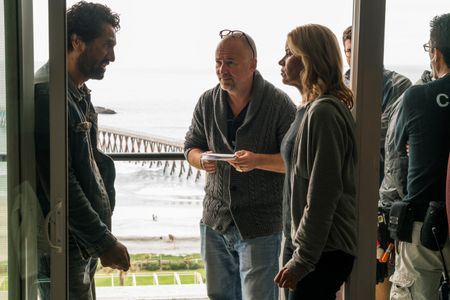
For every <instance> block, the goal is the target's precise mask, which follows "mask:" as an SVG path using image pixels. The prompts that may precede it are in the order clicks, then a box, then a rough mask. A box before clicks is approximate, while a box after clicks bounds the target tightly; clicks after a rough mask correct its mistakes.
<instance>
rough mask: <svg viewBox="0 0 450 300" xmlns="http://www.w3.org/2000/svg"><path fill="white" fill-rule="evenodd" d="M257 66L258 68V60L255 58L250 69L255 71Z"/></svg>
mask: <svg viewBox="0 0 450 300" xmlns="http://www.w3.org/2000/svg"><path fill="white" fill-rule="evenodd" d="M257 66H258V60H257V59H256V58H254V57H253V58H252V59H251V62H250V68H252V70H253V71H255V70H256V67H257Z"/></svg>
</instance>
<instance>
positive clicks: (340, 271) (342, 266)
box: [289, 251, 355, 300]
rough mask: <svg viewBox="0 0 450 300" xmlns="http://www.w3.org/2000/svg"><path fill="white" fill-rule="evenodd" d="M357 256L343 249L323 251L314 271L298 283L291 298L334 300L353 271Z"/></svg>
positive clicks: (291, 299) (292, 299) (290, 299)
mask: <svg viewBox="0 0 450 300" xmlns="http://www.w3.org/2000/svg"><path fill="white" fill-rule="evenodd" d="M354 260H355V257H354V256H352V255H350V254H347V253H345V252H342V251H330V252H324V253H322V256H321V257H320V259H319V262H318V263H317V265H316V268H315V270H314V271H312V272H311V273H309V274H308V275H306V276H305V277H304V278H303V279H302V280H300V281H299V282H298V283H297V287H296V289H295V291H293V292H291V293H289V294H290V295H289V300H294V299H301V300H334V299H336V293H337V291H339V289H340V287H341V285H342V284H343V283H344V282H345V280H346V279H347V277H348V276H349V275H350V273H351V272H352V268H353V261H354Z"/></svg>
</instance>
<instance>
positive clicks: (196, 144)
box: [184, 94, 208, 158]
mask: <svg viewBox="0 0 450 300" xmlns="http://www.w3.org/2000/svg"><path fill="white" fill-rule="evenodd" d="M204 111H205V94H203V95H202V96H201V97H200V99H199V101H198V102H197V105H196V106H195V109H194V114H193V116H192V121H191V126H190V127H189V129H188V131H187V133H186V136H185V140H184V154H185V156H186V158H187V155H188V153H189V151H190V150H191V149H192V148H199V149H202V150H203V151H207V150H208V142H207V138H206V131H205V122H204Z"/></svg>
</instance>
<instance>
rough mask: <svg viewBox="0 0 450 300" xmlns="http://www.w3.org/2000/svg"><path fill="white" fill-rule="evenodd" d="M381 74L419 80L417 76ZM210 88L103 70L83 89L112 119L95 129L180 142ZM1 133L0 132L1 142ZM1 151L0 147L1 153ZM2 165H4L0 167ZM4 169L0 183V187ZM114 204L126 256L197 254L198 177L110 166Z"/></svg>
mask: <svg viewBox="0 0 450 300" xmlns="http://www.w3.org/2000/svg"><path fill="white" fill-rule="evenodd" d="M386 68H388V69H391V70H395V71H397V72H399V73H401V74H404V75H405V76H407V77H409V78H410V79H411V80H412V81H413V82H415V81H416V80H417V79H419V77H420V74H421V73H422V70H423V68H421V67H418V66H398V67H389V66H386ZM261 73H262V75H263V76H264V77H265V78H266V79H267V80H269V81H271V82H272V83H273V84H275V85H276V86H278V87H279V88H281V89H283V90H285V91H286V92H287V93H288V95H289V96H291V98H292V99H293V101H294V102H295V103H296V104H298V99H299V94H298V91H297V90H295V89H294V88H292V87H288V86H285V85H283V84H282V83H281V76H280V70H279V68H277V69H273V70H261ZM216 84H217V79H216V76H215V74H214V66H212V67H211V69H210V70H204V69H197V70H170V69H169V70H167V69H165V70H159V69H151V68H144V67H143V68H139V69H131V68H128V69H121V68H119V67H117V68H116V67H114V64H111V66H109V67H108V70H107V72H106V74H105V78H104V79H103V80H101V81H93V80H91V81H89V82H88V83H87V85H88V87H89V88H90V89H91V90H92V102H93V103H94V105H96V106H103V107H107V108H110V109H113V110H114V111H116V114H111V115H106V114H100V115H99V125H100V127H101V126H102V125H103V126H111V127H116V128H121V129H124V130H132V131H137V132H140V133H142V134H149V135H156V136H161V137H169V138H171V139H176V140H178V141H179V142H180V143H182V142H183V139H184V135H185V133H186V131H187V129H188V127H189V125H190V121H191V118H192V112H193V110H194V107H195V105H196V103H197V100H198V98H199V96H200V95H201V93H202V92H203V91H205V90H206V89H209V88H212V87H214V86H215V85H216ZM4 131H5V128H0V135H3V138H4ZM4 146H5V145H4V144H3V143H2V147H0V148H1V150H6V149H4V148H5V147H4ZM2 165H3V164H2ZM4 167H5V166H2V168H0V171H1V172H0V180H4V179H6V176H5V175H6V172H5V170H4ZM116 168H117V179H116V193H117V201H116V203H117V204H116V208H115V211H114V215H113V233H114V234H115V235H116V236H117V237H118V238H119V239H120V240H122V241H123V242H124V244H125V245H126V246H127V247H128V249H129V251H130V253H178V254H180V253H194V252H199V251H200V239H199V235H200V234H199V229H198V224H199V222H200V218H201V212H202V204H201V203H202V199H203V195H204V191H203V186H204V179H205V176H204V174H202V177H201V178H200V179H199V180H198V181H197V182H195V180H194V178H193V177H191V178H189V179H187V178H186V177H185V176H181V177H178V176H176V175H168V174H167V173H164V172H163V168H162V167H157V166H155V165H153V166H152V167H150V166H149V164H142V163H129V162H116Z"/></svg>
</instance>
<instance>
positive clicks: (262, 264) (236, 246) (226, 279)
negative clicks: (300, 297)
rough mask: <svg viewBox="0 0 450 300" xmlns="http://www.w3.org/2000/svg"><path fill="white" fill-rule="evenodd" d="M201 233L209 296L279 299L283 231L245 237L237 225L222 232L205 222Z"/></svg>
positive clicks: (215, 298)
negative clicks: (279, 271) (244, 238)
mask: <svg viewBox="0 0 450 300" xmlns="http://www.w3.org/2000/svg"><path fill="white" fill-rule="evenodd" d="M200 233H201V252H202V257H203V261H204V262H205V268H206V287H207V291H208V297H209V299H212V300H239V299H245V300H252V299H254V300H265V299H267V300H269V299H270V300H277V299H278V287H277V286H276V285H275V283H274V278H275V276H276V274H277V273H278V269H279V263H278V256H279V255H280V243H281V233H277V234H273V235H269V236H262V237H257V238H253V239H249V240H243V239H242V238H241V235H240V233H239V231H238V229H237V228H236V226H233V225H232V226H230V228H229V229H228V230H227V232H226V233H225V234H221V233H219V232H217V231H215V230H213V229H211V228H210V227H209V226H207V225H205V224H203V223H200Z"/></svg>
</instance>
